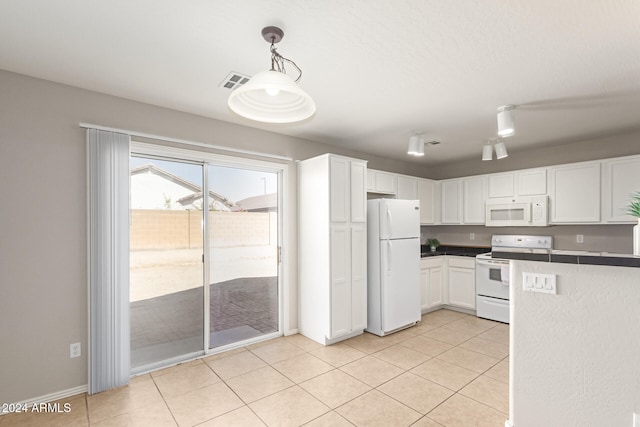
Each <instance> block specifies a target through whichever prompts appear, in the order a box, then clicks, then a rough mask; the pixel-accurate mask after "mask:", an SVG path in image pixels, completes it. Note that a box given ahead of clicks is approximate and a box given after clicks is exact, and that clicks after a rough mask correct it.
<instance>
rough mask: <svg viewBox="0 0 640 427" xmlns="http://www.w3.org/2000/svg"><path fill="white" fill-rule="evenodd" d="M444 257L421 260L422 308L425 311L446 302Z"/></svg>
mask: <svg viewBox="0 0 640 427" xmlns="http://www.w3.org/2000/svg"><path fill="white" fill-rule="evenodd" d="M443 279H444V257H441V256H438V257H431V258H422V259H421V260H420V288H421V309H422V311H423V312H425V311H428V310H430V309H432V308H434V307H438V306H441V305H443V304H444V292H443V285H444V280H443Z"/></svg>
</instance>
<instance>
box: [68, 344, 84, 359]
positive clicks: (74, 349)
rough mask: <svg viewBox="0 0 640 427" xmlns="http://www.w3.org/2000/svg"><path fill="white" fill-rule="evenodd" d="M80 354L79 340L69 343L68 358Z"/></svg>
mask: <svg viewBox="0 0 640 427" xmlns="http://www.w3.org/2000/svg"><path fill="white" fill-rule="evenodd" d="M81 354H82V351H81V347H80V343H79V342H74V343H73V344H71V345H69V358H70V359H73V358H74V357H80V355H81Z"/></svg>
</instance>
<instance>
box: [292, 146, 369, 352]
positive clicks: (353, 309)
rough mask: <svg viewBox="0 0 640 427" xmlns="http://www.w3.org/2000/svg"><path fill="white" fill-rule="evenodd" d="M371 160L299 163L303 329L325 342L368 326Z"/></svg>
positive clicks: (332, 157)
mask: <svg viewBox="0 0 640 427" xmlns="http://www.w3.org/2000/svg"><path fill="white" fill-rule="evenodd" d="M366 179H367V162H366V161H364V160H358V159H352V158H349V157H343V156H338V155H334V154H324V155H322V156H318V157H313V158H311V159H307V160H303V161H301V162H299V163H298V283H299V289H300V295H299V301H300V305H299V325H298V327H299V331H300V333H301V334H302V335H304V336H306V337H308V338H311V339H312V340H314V341H317V342H319V343H320V344H323V345H328V344H333V343H335V342H338V341H342V340H344V339H347V338H350V337H353V336H356V335H359V334H361V333H362V332H363V330H364V328H365V327H366V326H367V223H366V221H367V193H366Z"/></svg>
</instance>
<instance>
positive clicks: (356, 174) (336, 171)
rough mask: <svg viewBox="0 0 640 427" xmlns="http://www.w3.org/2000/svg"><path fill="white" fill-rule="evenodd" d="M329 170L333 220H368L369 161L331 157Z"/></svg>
mask: <svg viewBox="0 0 640 427" xmlns="http://www.w3.org/2000/svg"><path fill="white" fill-rule="evenodd" d="M329 171H330V175H331V176H330V179H329V185H330V186H331V188H330V192H329V194H330V199H331V200H330V202H329V203H330V206H331V221H332V222H349V221H351V222H366V221H367V197H366V191H365V176H366V172H367V163H366V162H364V161H362V162H360V161H356V160H351V159H348V158H344V157H331V158H330V167H329Z"/></svg>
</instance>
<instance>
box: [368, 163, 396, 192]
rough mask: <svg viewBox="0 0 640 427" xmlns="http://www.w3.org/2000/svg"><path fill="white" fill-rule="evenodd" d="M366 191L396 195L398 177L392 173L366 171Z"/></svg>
mask: <svg viewBox="0 0 640 427" xmlns="http://www.w3.org/2000/svg"><path fill="white" fill-rule="evenodd" d="M367 191H368V192H369V193H381V194H396V193H397V191H398V176H397V175H396V174H394V173H390V172H383V171H377V170H373V169H368V170H367Z"/></svg>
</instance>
